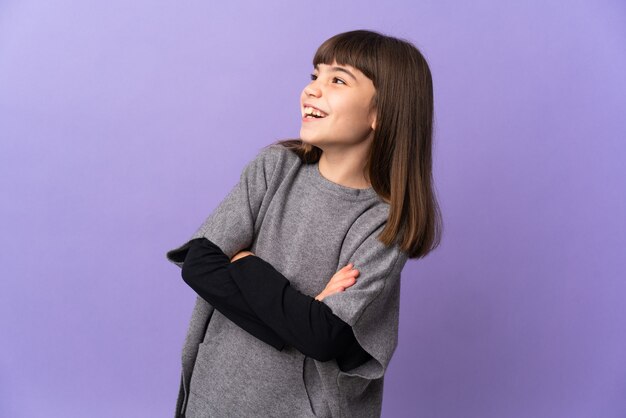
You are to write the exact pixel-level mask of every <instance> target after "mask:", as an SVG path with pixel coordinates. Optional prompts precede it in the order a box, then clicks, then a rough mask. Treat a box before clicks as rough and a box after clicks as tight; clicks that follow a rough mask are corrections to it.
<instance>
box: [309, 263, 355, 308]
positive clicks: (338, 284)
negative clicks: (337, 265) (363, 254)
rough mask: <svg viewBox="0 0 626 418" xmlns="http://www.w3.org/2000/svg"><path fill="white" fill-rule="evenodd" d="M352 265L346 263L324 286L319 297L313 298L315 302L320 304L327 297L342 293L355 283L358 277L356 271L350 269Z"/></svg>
mask: <svg viewBox="0 0 626 418" xmlns="http://www.w3.org/2000/svg"><path fill="white" fill-rule="evenodd" d="M352 267H353V266H352V263H348V264H347V265H346V266H345V267H343V268H342V269H341V270H339V271H338V272H337V273H335V275H334V276H333V277H331V278H330V281H329V282H328V284H327V285H326V288H325V289H324V290H323V291H322V293H320V294H319V295H317V296H315V299H316V300H319V301H320V302H321V301H322V300H323V299H324V298H325V297H326V296H329V295H332V294H333V293H337V292H343V291H344V290H346V289H347V288H348V287H350V286H352V285H353V284H355V283H356V277H357V276H358V275H359V271H358V270H357V269H353V268H352Z"/></svg>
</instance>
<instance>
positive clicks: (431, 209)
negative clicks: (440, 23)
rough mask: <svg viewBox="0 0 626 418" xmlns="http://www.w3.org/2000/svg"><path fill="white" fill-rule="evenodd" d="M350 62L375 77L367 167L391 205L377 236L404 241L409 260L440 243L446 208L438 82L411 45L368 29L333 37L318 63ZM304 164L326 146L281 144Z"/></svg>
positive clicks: (401, 243)
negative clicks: (437, 179)
mask: <svg viewBox="0 0 626 418" xmlns="http://www.w3.org/2000/svg"><path fill="white" fill-rule="evenodd" d="M334 60H336V61H337V63H338V64H339V65H341V64H344V65H350V66H352V67H354V68H357V69H358V70H360V71H361V72H362V73H363V74H364V75H365V76H366V77H368V78H369V79H371V80H372V82H373V84H374V87H375V89H376V92H375V94H374V98H373V100H372V104H373V106H375V107H376V129H375V132H374V139H373V141H372V145H371V147H370V152H369V156H368V161H367V162H366V168H365V170H366V172H367V174H368V177H369V180H370V182H371V184H372V187H373V189H374V190H375V191H376V193H377V194H378V195H379V196H380V197H381V198H383V199H384V200H385V201H386V202H388V203H389V205H390V207H389V216H388V218H387V223H386V225H385V228H384V229H383V231H382V232H381V234H380V235H379V237H378V239H379V240H380V241H381V242H383V243H384V244H385V245H390V244H392V243H394V242H396V241H398V242H399V246H400V249H401V250H402V251H405V252H406V253H407V254H408V256H409V258H421V257H424V256H426V255H427V254H428V253H429V252H430V251H432V250H434V249H435V248H436V247H437V246H438V245H439V242H440V240H441V232H442V220H441V212H440V209H439V205H438V203H437V199H436V197H435V191H434V186H433V179H432V130H433V83H432V78H431V74H430V69H429V68H428V64H427V62H426V59H425V58H424V57H423V56H422V54H421V53H420V51H419V50H418V49H417V48H416V47H415V46H414V45H413V44H411V43H410V42H408V41H406V40H404V39H398V38H394V37H390V36H386V35H383V34H381V33H379V32H373V31H368V30H353V31H349V32H344V33H340V34H337V35H335V36H333V37H331V38H329V39H328V40H326V41H325V42H324V43H323V44H322V45H320V47H319V48H318V49H317V51H316V53H315V56H314V57H313V66H315V65H317V64H320V63H321V64H328V65H330V64H332V63H333V61H334ZM274 144H281V145H283V146H285V147H287V148H289V149H291V150H292V151H293V152H295V153H296V154H297V155H298V156H299V157H300V159H302V161H303V162H305V163H316V162H318V161H319V159H320V156H321V155H322V150H321V149H320V148H318V147H316V146H314V145H310V144H307V143H305V142H303V141H302V140H301V139H299V138H298V139H286V140H279V141H276V142H274Z"/></svg>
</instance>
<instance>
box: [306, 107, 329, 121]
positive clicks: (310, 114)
mask: <svg viewBox="0 0 626 418" xmlns="http://www.w3.org/2000/svg"><path fill="white" fill-rule="evenodd" d="M326 116H328V115H327V114H326V113H324V112H322V111H321V110H318V109H315V108H313V107H310V106H305V107H304V112H303V115H302V118H303V119H323V118H325V117H326Z"/></svg>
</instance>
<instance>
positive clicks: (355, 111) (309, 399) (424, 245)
mask: <svg viewBox="0 0 626 418" xmlns="http://www.w3.org/2000/svg"><path fill="white" fill-rule="evenodd" d="M313 66H314V72H313V74H311V82H310V83H309V84H308V85H307V86H306V87H305V88H304V90H303V91H302V94H301V97H300V111H301V114H302V128H301V130H300V137H299V138H297V139H289V140H283V141H277V142H275V143H273V144H270V145H269V146H266V147H264V148H263V149H262V150H261V151H260V152H259V153H258V154H257V155H256V157H255V158H254V159H253V160H252V161H250V162H249V163H248V164H247V165H246V166H245V168H244V170H243V172H242V174H241V177H240V180H239V182H238V184H237V185H236V186H235V187H234V188H233V189H232V190H231V192H230V193H229V194H228V195H227V196H226V197H225V198H224V200H223V201H222V202H221V203H220V204H219V206H218V207H217V208H216V209H215V210H214V211H213V213H212V214H211V215H210V216H209V217H208V218H207V219H206V220H205V221H204V222H203V224H202V225H201V226H200V227H199V228H198V229H197V231H196V232H195V233H194V234H193V235H192V236H191V237H190V239H189V240H188V241H187V242H185V243H184V244H183V245H181V246H179V247H177V248H175V249H173V250H170V251H168V253H167V258H168V260H170V261H171V262H173V263H175V264H176V265H178V266H179V267H181V269H182V270H181V273H182V277H183V279H184V280H185V282H186V283H187V284H189V286H191V287H192V288H193V289H194V290H195V291H196V292H197V294H198V297H197V299H196V304H195V307H194V310H193V313H192V317H191V322H190V325H189V329H188V332H187V337H186V340H185V345H184V348H183V355H182V373H181V382H180V390H179V396H178V401H177V405H176V416H177V417H180V416H187V417H257V416H259V417H265V416H272V417H379V416H380V413H381V409H382V394H383V380H384V375H385V371H386V369H387V366H388V364H389V361H390V360H391V357H392V355H393V353H394V351H395V349H396V346H397V342H398V323H399V301H400V276H401V272H402V270H403V268H404V265H405V263H406V261H407V260H408V259H409V258H421V257H424V256H426V255H427V254H428V253H429V252H430V251H432V250H433V249H435V248H436V247H437V246H438V244H439V240H440V236H441V215H440V211H439V207H438V204H437V201H436V198H435V194H434V188H433V184H432V167H431V166H432V155H431V154H432V151H431V150H432V119H433V92H432V79H431V74H430V70H429V68H428V65H427V63H426V60H425V59H424V57H423V56H422V54H421V53H420V52H419V51H418V50H417V48H416V47H415V46H413V45H412V44H411V43H410V42H407V41H405V40H402V39H398V38H393V37H390V36H386V35H383V34H381V33H378V32H373V31H366V30H355V31H350V32H345V33H340V34H338V35H335V36H333V37H331V38H330V39H328V40H326V41H325V42H324V43H323V44H322V45H321V46H320V47H319V48H318V50H317V52H316V54H315V56H314V58H313ZM329 277H330V278H331V279H330V281H328V278H329Z"/></svg>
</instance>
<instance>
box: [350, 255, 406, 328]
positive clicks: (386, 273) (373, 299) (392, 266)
mask: <svg viewBox="0 0 626 418" xmlns="http://www.w3.org/2000/svg"><path fill="white" fill-rule="evenodd" d="M401 252H402V251H401V250H398V254H396V259H395V260H394V261H393V264H392V265H391V267H389V270H387V271H386V272H385V275H384V277H385V280H384V283H383V287H382V288H381V289H380V292H378V293H377V294H376V296H374V297H373V298H372V300H371V301H370V302H369V303H368V304H367V305H366V306H365V307H364V308H363V309H362V310H361V313H360V314H359V316H358V317H357V318H356V319H355V320H354V325H356V324H357V323H358V322H359V319H361V317H362V316H363V314H364V313H365V311H366V310H367V308H369V307H370V305H371V304H372V303H373V302H374V301H375V300H376V298H378V296H380V295H381V294H382V293H383V292H384V291H385V288H386V287H387V282H388V281H389V277H390V273H392V272H394V271H395V269H396V265H397V264H398V260H399V259H400V254H401Z"/></svg>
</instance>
